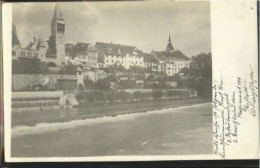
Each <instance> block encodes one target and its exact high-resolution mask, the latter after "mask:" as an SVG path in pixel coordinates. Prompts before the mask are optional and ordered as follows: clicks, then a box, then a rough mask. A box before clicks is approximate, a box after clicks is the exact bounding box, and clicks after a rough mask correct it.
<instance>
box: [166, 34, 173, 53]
mask: <svg viewBox="0 0 260 168" xmlns="http://www.w3.org/2000/svg"><path fill="white" fill-rule="evenodd" d="M168 41H169V42H168V44H167V47H166V52H173V51H174V48H173V46H172V42H171V35H170V34H169V40H168Z"/></svg>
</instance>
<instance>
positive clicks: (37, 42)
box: [26, 37, 47, 50]
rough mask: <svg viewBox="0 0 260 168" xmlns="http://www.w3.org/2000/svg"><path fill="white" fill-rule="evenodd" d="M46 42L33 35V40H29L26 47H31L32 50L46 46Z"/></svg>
mask: <svg viewBox="0 0 260 168" xmlns="http://www.w3.org/2000/svg"><path fill="white" fill-rule="evenodd" d="M46 46H47V43H46V41H44V40H43V39H41V38H36V37H33V41H30V42H29V43H28V44H27V46H26V49H33V50H39V49H40V48H46Z"/></svg>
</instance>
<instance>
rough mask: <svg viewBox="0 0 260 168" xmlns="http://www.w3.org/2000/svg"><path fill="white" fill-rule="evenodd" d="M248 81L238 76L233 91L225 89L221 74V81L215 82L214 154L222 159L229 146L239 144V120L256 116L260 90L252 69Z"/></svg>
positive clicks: (213, 102)
mask: <svg viewBox="0 0 260 168" xmlns="http://www.w3.org/2000/svg"><path fill="white" fill-rule="evenodd" d="M250 67H251V66H250ZM248 79H249V80H248ZM248 79H247V80H246V79H242V78H241V77H239V76H237V77H236V86H235V87H234V88H235V89H234V90H233V91H232V90H228V89H226V88H225V81H224V80H223V77H222V74H221V73H220V80H218V81H214V82H213V87H212V88H213V101H212V104H213V153H214V154H215V155H219V156H220V157H222V158H226V153H227V152H226V148H227V146H229V145H230V144H236V143H238V136H239V126H240V122H239V120H240V119H241V118H242V117H243V116H244V115H248V114H249V115H251V116H252V117H255V116H256V105H257V96H258V95H257V91H258V88H257V80H256V79H255V74H254V71H253V69H252V67H251V71H250V73H249V74H248Z"/></svg>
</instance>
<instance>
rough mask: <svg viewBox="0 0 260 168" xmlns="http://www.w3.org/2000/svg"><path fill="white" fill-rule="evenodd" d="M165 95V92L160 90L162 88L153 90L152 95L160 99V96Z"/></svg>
mask: <svg viewBox="0 0 260 168" xmlns="http://www.w3.org/2000/svg"><path fill="white" fill-rule="evenodd" d="M163 95H164V93H163V92H162V91H160V90H154V91H153V92H152V97H153V98H154V99H160V98H162V96H163Z"/></svg>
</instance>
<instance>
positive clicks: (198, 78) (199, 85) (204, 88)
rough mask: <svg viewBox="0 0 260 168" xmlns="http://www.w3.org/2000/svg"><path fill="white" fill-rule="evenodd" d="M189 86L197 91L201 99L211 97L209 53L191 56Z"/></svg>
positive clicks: (210, 59)
mask: <svg viewBox="0 0 260 168" xmlns="http://www.w3.org/2000/svg"><path fill="white" fill-rule="evenodd" d="M189 75H190V76H191V78H190V81H189V82H190V83H189V84H190V85H191V86H194V87H195V88H196V90H197V91H198V95H199V96H202V97H211V95H212V58H211V53H208V54H205V53H202V54H199V55H197V56H193V57H192V59H191V63H190V72H189Z"/></svg>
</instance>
